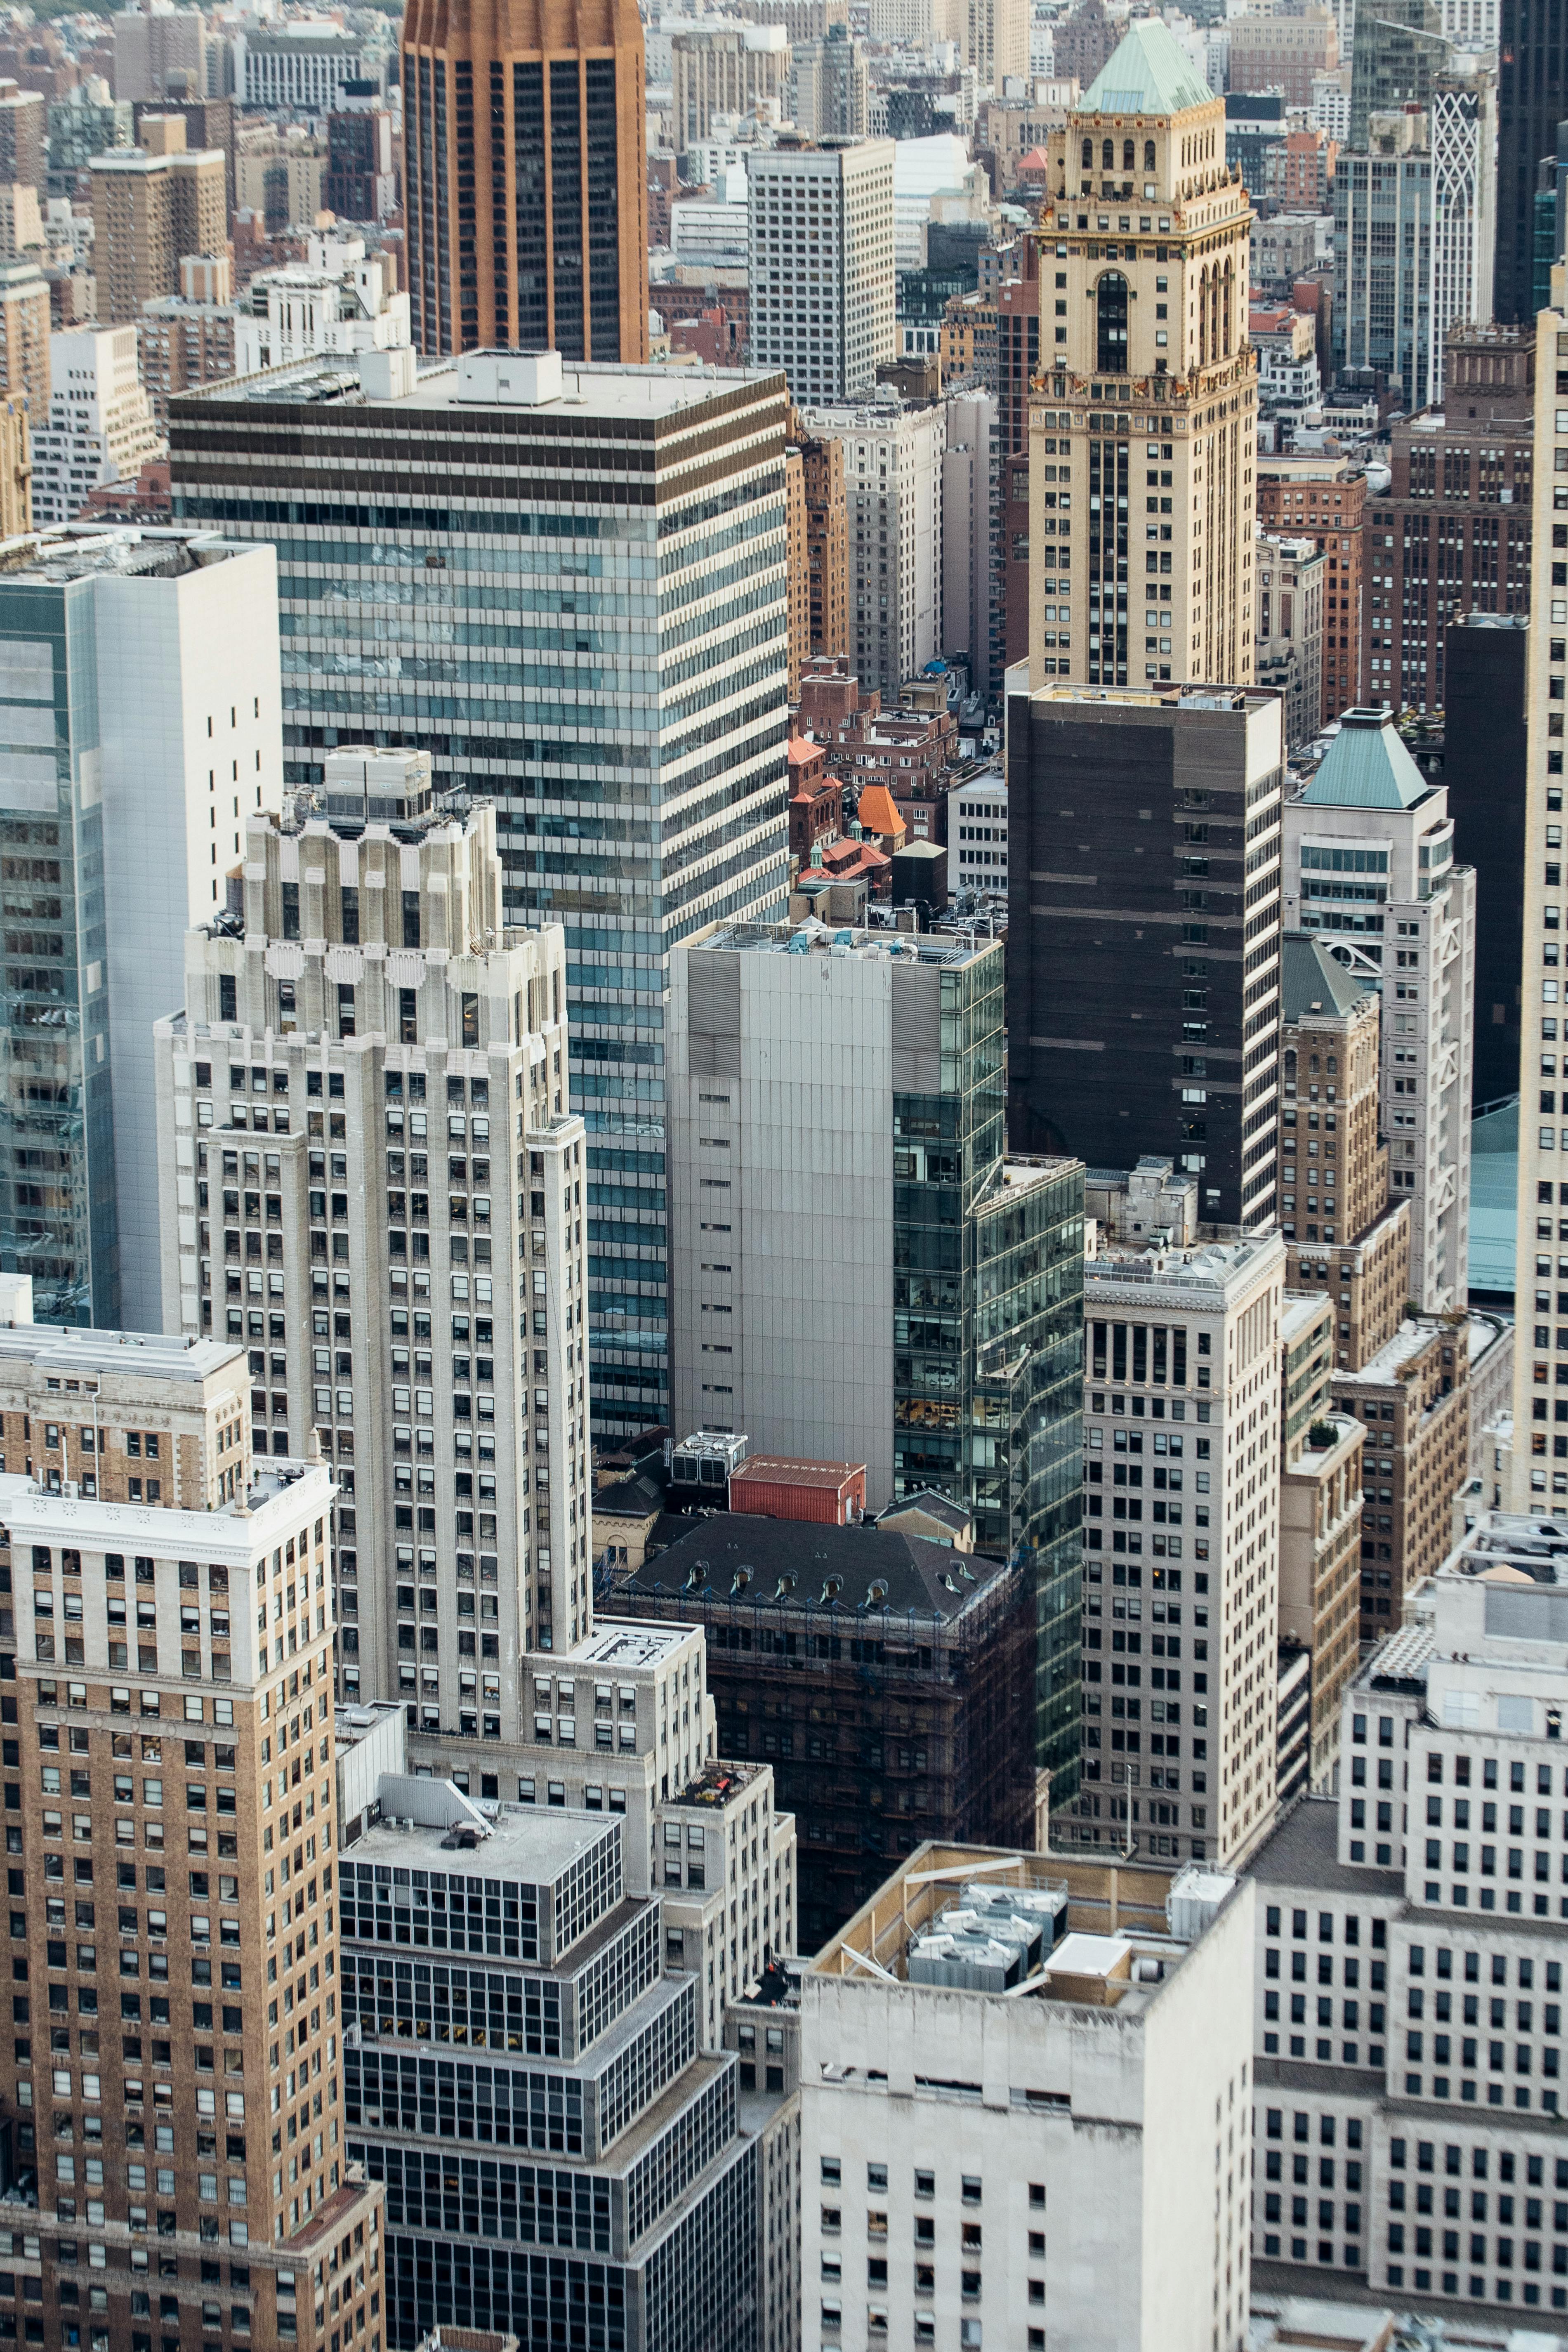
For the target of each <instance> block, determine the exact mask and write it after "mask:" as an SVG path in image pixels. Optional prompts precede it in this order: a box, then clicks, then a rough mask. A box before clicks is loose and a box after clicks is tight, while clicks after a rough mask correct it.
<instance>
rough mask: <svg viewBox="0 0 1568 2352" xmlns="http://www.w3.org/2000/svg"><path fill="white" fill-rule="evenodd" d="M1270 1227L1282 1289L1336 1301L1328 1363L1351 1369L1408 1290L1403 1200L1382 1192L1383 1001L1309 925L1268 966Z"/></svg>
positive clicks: (1382, 1337) (1389, 1330)
mask: <svg viewBox="0 0 1568 2352" xmlns="http://www.w3.org/2000/svg"><path fill="white" fill-rule="evenodd" d="M1279 1013H1280V1033H1279V1034H1280V1045H1281V1055H1280V1110H1279V1217H1280V1231H1281V1232H1282V1233H1283V1234H1284V1236H1285V1239H1286V1241H1287V1242H1288V1243H1289V1246H1290V1264H1289V1286H1290V1288H1291V1289H1292V1290H1301V1289H1304V1288H1308V1287H1311V1286H1314V1285H1317V1284H1320V1283H1321V1285H1322V1286H1323V1291H1322V1296H1323V1297H1326V1298H1328V1299H1329V1300H1330V1301H1331V1303H1332V1305H1333V1306H1334V1307H1336V1309H1337V1313H1336V1316H1335V1319H1334V1328H1333V1329H1332V1331H1331V1342H1332V1344H1331V1349H1330V1361H1331V1362H1332V1363H1334V1364H1337V1365H1339V1366H1340V1367H1341V1368H1342V1370H1350V1371H1359V1370H1361V1367H1362V1366H1363V1364H1364V1363H1365V1362H1367V1360H1369V1358H1371V1357H1373V1356H1375V1355H1376V1354H1377V1352H1378V1350H1379V1349H1381V1348H1383V1347H1384V1346H1385V1345H1386V1343H1387V1342H1388V1341H1389V1340H1390V1339H1393V1337H1394V1333H1395V1332H1396V1331H1397V1330H1398V1328H1399V1325H1400V1322H1401V1319H1402V1318H1403V1316H1404V1313H1405V1304H1406V1302H1407V1300H1408V1299H1409V1297H1410V1203H1409V1201H1408V1200H1407V1199H1405V1197H1403V1196H1402V1197H1401V1198H1400V1199H1398V1200H1397V1201H1394V1202H1391V1201H1390V1199H1389V1185H1388V1176H1389V1167H1388V1141H1387V1138H1386V1136H1385V1134H1384V1126H1383V1118H1384V1099H1385V1097H1384V1067H1383V1054H1382V1027H1383V1003H1382V998H1381V996H1380V995H1379V993H1378V990H1377V987H1376V985H1375V983H1374V982H1373V981H1372V980H1371V979H1370V978H1369V977H1368V976H1367V975H1366V974H1365V973H1363V972H1352V971H1347V970H1346V968H1345V966H1344V965H1343V964H1342V963H1341V962H1340V961H1338V959H1337V958H1336V957H1334V956H1333V955H1331V953H1330V952H1329V950H1328V948H1327V946H1326V945H1325V944H1324V942H1323V940H1322V939H1321V937H1320V936H1318V935H1316V934H1313V933H1311V932H1297V931H1287V932H1286V934H1285V939H1284V942H1283V954H1282V957H1281V961H1280V990H1279Z"/></svg>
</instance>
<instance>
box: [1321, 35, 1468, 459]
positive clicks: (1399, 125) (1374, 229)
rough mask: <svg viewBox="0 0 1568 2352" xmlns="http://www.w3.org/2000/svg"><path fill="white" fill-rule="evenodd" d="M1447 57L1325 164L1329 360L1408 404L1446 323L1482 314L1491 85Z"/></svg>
mask: <svg viewBox="0 0 1568 2352" xmlns="http://www.w3.org/2000/svg"><path fill="white" fill-rule="evenodd" d="M1421 5H1431V0H1421ZM1444 47H1447V44H1444ZM1358 55H1359V48H1358ZM1455 67H1456V68H1458V69H1457V70H1453V71H1450V70H1448V69H1447V68H1445V70H1444V71H1443V72H1442V73H1441V74H1440V75H1439V76H1438V78H1437V79H1436V83H1435V86H1434V87H1433V89H1431V90H1430V92H1429V94H1428V95H1427V96H1426V100H1425V102H1424V104H1423V105H1422V106H1421V107H1419V108H1417V107H1415V106H1414V105H1411V106H1408V107H1407V106H1404V105H1401V106H1397V107H1393V108H1390V109H1389V110H1386V111H1383V112H1378V113H1374V114H1373V117H1372V119H1371V123H1370V127H1369V129H1368V131H1367V133H1366V136H1365V139H1364V141H1363V143H1362V144H1361V145H1360V146H1358V147H1357V148H1356V149H1355V150H1354V151H1353V152H1349V153H1342V155H1341V156H1340V159H1339V165H1338V169H1337V170H1336V172H1335V174H1334V325H1333V345H1334V359H1335V364H1336V366H1337V367H1339V368H1341V369H1352V370H1355V371H1358V372H1360V371H1365V372H1368V373H1371V374H1372V375H1373V377H1374V378H1376V379H1377V380H1378V381H1379V382H1380V383H1384V384H1389V385H1397V386H1398V387H1399V389H1400V391H1401V392H1402V393H1403V395H1404V403H1405V407H1406V408H1407V409H1409V410H1410V411H1412V412H1415V411H1416V410H1423V409H1427V408H1431V409H1434V410H1436V409H1437V408H1438V407H1439V406H1440V404H1441V403H1442V401H1443V399H1444V397H1445V394H1444V383H1445V369H1446V365H1447V337H1448V332H1449V330H1450V328H1451V327H1453V326H1454V325H1456V324H1457V323H1459V322H1463V321H1466V320H1477V321H1479V322H1480V323H1481V324H1482V325H1483V326H1484V325H1486V324H1487V323H1488V322H1489V320H1490V318H1491V310H1492V250H1493V210H1494V205H1495V199H1496V181H1495V176H1494V164H1493V160H1492V159H1493V153H1494V132H1493V125H1494V122H1495V119H1496V103H1495V91H1494V89H1493V86H1492V81H1491V78H1490V75H1489V73H1488V72H1486V71H1484V70H1482V69H1479V68H1478V67H1477V62H1476V60H1475V59H1474V58H1468V57H1466V58H1456V59H1455Z"/></svg>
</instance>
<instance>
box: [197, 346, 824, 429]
mask: <svg viewBox="0 0 1568 2352" xmlns="http://www.w3.org/2000/svg"><path fill="white" fill-rule="evenodd" d="M509 356H510V357H511V358H513V359H515V358H516V357H517V354H516V353H515V352H512V353H510V355H509ZM783 382H784V378H783V376H782V375H781V374H780V373H779V372H778V370H777V369H775V368H715V369H712V370H709V369H706V368H704V369H701V370H698V369H696V368H667V367H617V366H612V365H610V364H609V363H608V362H605V363H602V364H598V365H595V364H592V363H584V364H582V365H573V366H568V367H566V368H563V371H562V390H561V396H560V398H559V399H557V400H543V401H538V402H535V401H527V400H511V401H497V400H477V399H464V398H462V397H461V396H460V395H461V390H462V383H463V376H462V373H461V371H460V370H459V368H458V365H457V363H456V362H452V361H441V362H437V363H436V364H435V365H432V366H426V367H422V368H421V369H420V371H419V373H418V375H417V377H416V381H415V385H414V389H413V391H412V392H407V393H403V394H396V395H394V396H392V397H389V398H384V397H382V396H381V395H380V394H371V393H367V392H366V391H365V389H364V387H363V384H362V383H361V382H360V371H359V362H358V361H357V359H356V360H348V359H342V358H331V357H328V358H314V359H307V360H296V361H294V362H292V363H291V364H290V365H289V366H288V367H279V368H268V370H266V371H265V373H262V374H259V375H247V376H237V377H233V378H230V379H229V380H228V381H226V382H225V383H213V384H198V385H193V386H192V388H191V390H190V391H189V392H188V393H184V394H181V398H182V399H186V400H191V401H200V402H201V404H203V406H211V405H216V406H223V405H224V404H232V403H236V402H244V403H249V402H251V401H259V402H262V403H268V404H271V403H275V404H278V405H279V406H283V407H289V408H300V407H311V406H321V405H336V406H347V407H358V408H377V409H406V410H408V411H410V412H411V413H412V412H419V413H421V414H426V413H428V412H429V411H431V410H433V409H434V410H447V411H450V412H451V414H450V415H449V417H448V418H447V423H448V424H449V425H451V426H453V427H454V428H455V429H460V430H465V431H468V432H473V433H478V432H481V431H483V429H484V426H485V424H486V422H487V420H488V419H489V418H491V417H494V416H498V415H508V416H518V417H528V418H534V417H538V418H549V419H551V420H552V422H551V425H550V428H549V429H550V430H551V432H552V433H559V432H560V431H561V430H562V429H563V425H562V424H561V423H558V422H556V421H555V420H557V419H560V420H566V419H571V418H578V419H580V420H584V421H594V422H598V423H601V424H622V423H626V422H628V421H631V420H633V419H638V418H649V417H651V418H654V419H659V418H667V417H679V416H680V415H684V414H685V413H686V412H688V411H689V410H693V409H700V408H702V407H705V406H706V405H707V404H709V403H710V401H713V400H717V399H720V398H721V397H722V396H723V395H724V394H726V393H731V392H740V391H743V390H744V389H746V388H747V387H748V386H750V387H751V388H752V389H753V390H755V391H759V392H760V391H762V390H763V389H764V388H765V387H766V386H769V385H771V384H780V385H782V383H783Z"/></svg>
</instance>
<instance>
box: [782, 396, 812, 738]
mask: <svg viewBox="0 0 1568 2352" xmlns="http://www.w3.org/2000/svg"><path fill="white" fill-rule="evenodd" d="M805 517H806V509H805V460H804V459H803V458H802V457H801V454H800V451H799V450H798V449H797V448H796V447H795V445H794V443H793V441H792V442H791V445H790V446H789V447H788V448H787V449H786V450H785V451H784V569H785V572H786V574H787V582H786V584H787V589H788V595H789V688H788V691H789V698H790V700H791V701H792V702H795V701H798V699H799V698H800V669H801V664H802V663H803V662H804V661H806V660H808V659H809V658H810V655H811V554H810V540H809V536H808V533H807V529H806V519H805Z"/></svg>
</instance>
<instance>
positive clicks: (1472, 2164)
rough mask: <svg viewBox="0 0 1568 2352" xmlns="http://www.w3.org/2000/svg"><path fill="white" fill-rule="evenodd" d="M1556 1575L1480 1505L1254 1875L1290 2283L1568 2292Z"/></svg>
mask: <svg viewBox="0 0 1568 2352" xmlns="http://www.w3.org/2000/svg"><path fill="white" fill-rule="evenodd" d="M1368 1442H1369V1444H1370V1438H1369V1441H1368ZM1559 1574H1560V1559H1558V1558H1545V1557H1543V1556H1542V1549H1541V1545H1540V1538H1539V1535H1538V1532H1537V1529H1536V1528H1534V1527H1533V1526H1526V1525H1524V1524H1521V1522H1520V1521H1519V1520H1517V1519H1516V1520H1512V1521H1510V1520H1509V1519H1508V1518H1507V1517H1503V1516H1502V1515H1501V1514H1497V1513H1487V1514H1485V1515H1484V1516H1483V1517H1482V1519H1481V1521H1480V1522H1479V1525H1478V1526H1477V1528H1475V1530H1474V1532H1473V1533H1472V1534H1471V1535H1470V1536H1469V1537H1468V1538H1467V1541H1466V1544H1465V1547H1464V1549H1463V1551H1462V1552H1461V1553H1459V1554H1458V1555H1457V1556H1456V1558H1455V1559H1454V1561H1453V1562H1452V1563H1451V1565H1450V1566H1449V1567H1448V1568H1447V1569H1445V1570H1443V1572H1442V1573H1441V1574H1439V1575H1437V1576H1436V1577H1434V1578H1433V1579H1432V1580H1431V1581H1430V1582H1429V1583H1428V1584H1426V1586H1425V1587H1424V1588H1423V1590H1422V1591H1421V1592H1420V1593H1419V1594H1417V1595H1416V1597H1415V1604H1414V1607H1413V1610H1412V1612H1411V1616H1410V1620H1409V1622H1407V1623H1406V1624H1405V1627H1404V1629H1403V1630H1396V1631H1395V1632H1394V1633H1393V1634H1392V1636H1391V1637H1390V1638H1389V1639H1387V1640H1385V1641H1384V1642H1383V1643H1381V1644H1380V1645H1379V1646H1378V1647H1377V1648H1376V1649H1374V1650H1373V1652H1372V1654H1371V1655H1370V1656H1369V1657H1367V1658H1366V1659H1365V1660H1364V1662H1363V1664H1362V1666H1361V1668H1360V1671H1359V1672H1358V1673H1357V1675H1355V1677H1354V1679H1353V1681H1352V1684H1351V1685H1350V1687H1349V1689H1348V1690H1347V1691H1346V1693H1345V1696H1344V1701H1343V1732H1342V1741H1341V1759H1340V1780H1339V1790H1338V1794H1337V1796H1335V1797H1332V1798H1315V1799H1309V1800H1308V1801H1306V1802H1305V1803H1304V1804H1301V1805H1299V1806H1297V1807H1296V1808H1295V1809H1294V1810H1293V1811H1290V1812H1289V1813H1287V1814H1286V1815H1285V1816H1284V1818H1283V1819H1282V1821H1281V1822H1280V1823H1279V1827H1278V1829H1277V1830H1276V1831H1275V1832H1274V1834H1273V1835H1272V1837H1271V1838H1270V1839H1269V1841H1268V1843H1267V1845H1265V1846H1264V1847H1263V1849H1262V1851H1261V1852H1260V1853H1258V1855H1256V1856H1255V1858H1254V1860H1253V1862H1252V1863H1251V1864H1250V1866H1249V1868H1248V1872H1247V1876H1248V1878H1249V1879H1250V1880H1251V1881H1252V1882H1253V1883H1254V1884H1255V1885H1256V1888H1257V1911H1256V1933H1257V1939H1258V1940H1257V1967H1256V1972H1255V1992H1254V2000H1255V2003H1256V2009H1255V2019H1256V2024H1255V2034H1256V2039H1255V2042H1254V2050H1255V2060H1254V2069H1255V2072H1254V2085H1253V2096H1254V2097H1255V2099H1256V2102H1257V2106H1256V2123H1255V2129H1256V2158H1255V2162H1256V2167H1257V2176H1256V2183H1255V2189H1254V2207H1253V2225H1252V2227H1253V2235H1252V2252H1253V2258H1254V2262H1255V2264H1256V2270H1255V2277H1259V2278H1263V2279H1267V2281H1268V2284H1269V2287H1270V2289H1271V2291H1272V2292H1274V2293H1275V2294H1305V2295H1313V2294H1329V2295H1331V2296H1335V2297H1337V2296H1339V2295H1341V2294H1343V2291H1344V2287H1345V2283H1346V2281H1347V2279H1348V2278H1349V2277H1351V2276H1352V2274H1353V2275H1354V2276H1355V2277H1356V2278H1357V2280H1358V2281H1360V2282H1363V2283H1364V2284H1363V2286H1362V2287H1361V2289H1360V2291H1361V2292H1366V2291H1370V2293H1371V2294H1372V2295H1373V2297H1375V2298H1378V2299H1380V2300H1381V2299H1383V2298H1384V2297H1385V2296H1386V2297H1387V2298H1388V2299H1389V2300H1391V2301H1392V2300H1395V2299H1405V2298H1407V2297H1408V2296H1409V2295H1410V2294H1412V2293H1414V2294H1415V2296H1416V2297H1417V2298H1418V2299H1419V2303H1420V2307H1421V2309H1422V2310H1423V2311H1424V2312H1428V2313H1431V2314H1432V2315H1433V2317H1434V2320H1438V2319H1439V2317H1440V2315H1442V2316H1447V2318H1448V2319H1449V2322H1450V2325H1451V2326H1454V2327H1455V2328H1456V2332H1468V2329H1467V2327H1466V2323H1467V2322H1476V2321H1483V2320H1484V2322H1485V2323H1487V2326H1488V2332H1490V2331H1491V2330H1493V2329H1495V2330H1496V2331H1497V2332H1498V2333H1502V2332H1504V2331H1505V2330H1510V2329H1512V2328H1514V2327H1517V2326H1519V2325H1520V2323H1521V2321H1522V2323H1523V2325H1524V2326H1525V2327H1527V2328H1535V2327H1541V2328H1545V2329H1552V2328H1555V2327H1559V2326H1561V2325H1562V2323H1561V2321H1560V2320H1559V2319H1558V2318H1557V2317H1556V2315H1557V2314H1559V2313H1561V2312H1563V2310H1565V2309H1568V2210H1564V2209H1563V2199H1564V2196H1565V2194H1568V2158H1564V2156H1563V2144H1562V2132H1563V2123H1562V2112H1563V2111H1562V2099H1563V2090H1562V2081H1561V2070H1562V2063H1563V2057H1562V2042H1561V2024H1562V2002H1561V1998H1560V1996H1561V1994H1562V1990H1563V1982H1562V1967H1563V1963H1562V1958H1561V1937H1562V1933H1563V1926H1562V1922H1563V1901H1564V1899H1565V1898H1564V1894H1563V1876H1562V1874H1563V1837H1562V1834H1561V1832H1562V1830H1563V1799H1564V1798H1565V1797H1568V1783H1565V1781H1564V1779H1563V1769H1562V1768H1563V1747H1562V1740H1561V1729H1562V1726H1561V1706H1560V1695H1561V1690H1562V1687H1563V1675H1564V1673H1565V1672H1568V1658H1565V1655H1564V1649H1563V1642H1562V1640H1561V1621H1560V1616H1559V1612H1560V1610H1561V1606H1562V1601H1561V1589H1560V1587H1558V1586H1557V1585H1556V1583H1555V1580H1556V1578H1557V1576H1558V1575H1559ZM1500 1578H1502V1579H1506V1581H1500ZM1543 1578H1544V1581H1543V1580H1542V1579H1543ZM803 2079H807V2080H809V2079H812V2077H808V2076H805V2075H804V2074H803ZM807 2127H808V2129H809V2121H808V2126H807ZM1559 2166H1561V2167H1562V2168H1563V2169H1562V2170H1561V2171H1559V2170H1558V2167H1559ZM1303 2169H1305V2170H1306V2173H1307V2176H1308V2178H1307V2182H1306V2184H1305V2185H1304V2184H1303V2180H1302V2172H1303ZM1554 2192H1555V2193H1554ZM1559 2223H1563V2225H1564V2226H1563V2228H1561V2229H1560V2228H1559V2227H1558V2224H1559Z"/></svg>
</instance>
